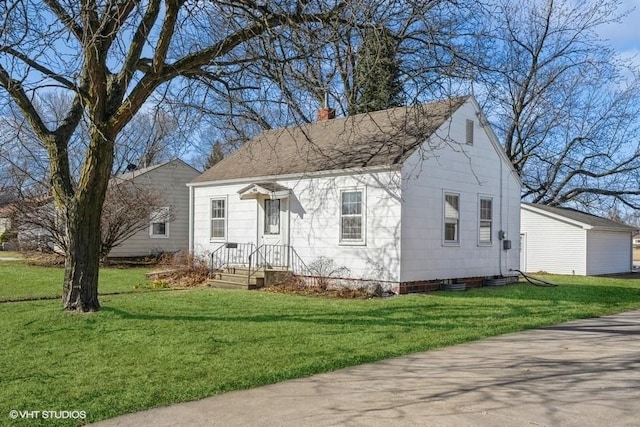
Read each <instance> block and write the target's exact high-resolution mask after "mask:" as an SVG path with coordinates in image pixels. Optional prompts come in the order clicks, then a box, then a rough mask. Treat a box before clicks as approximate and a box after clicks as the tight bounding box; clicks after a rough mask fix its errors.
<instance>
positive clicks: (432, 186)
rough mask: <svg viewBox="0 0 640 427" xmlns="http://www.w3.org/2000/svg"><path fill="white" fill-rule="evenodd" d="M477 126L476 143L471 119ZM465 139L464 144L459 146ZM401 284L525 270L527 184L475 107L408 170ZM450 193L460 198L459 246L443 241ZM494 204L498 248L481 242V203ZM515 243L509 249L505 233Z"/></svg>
mask: <svg viewBox="0 0 640 427" xmlns="http://www.w3.org/2000/svg"><path fill="white" fill-rule="evenodd" d="M467 120H472V121H473V123H474V132H473V133H474V140H473V145H467V144H465V142H466V122H467ZM457 142H459V144H458V143H457ZM402 176H403V190H402V201H403V212H402V275H401V281H403V282H409V281H418V280H433V279H448V278H459V277H481V276H492V275H499V274H512V273H511V272H510V271H509V270H510V269H518V268H519V264H520V258H519V233H520V186H519V182H518V180H517V178H516V177H515V176H514V175H513V173H512V170H511V169H510V167H509V166H508V165H507V164H506V163H505V161H504V159H501V158H500V156H499V155H498V153H497V152H496V149H495V147H494V145H493V144H492V143H491V140H490V136H489V135H488V133H487V131H486V130H485V129H484V128H483V127H482V126H481V125H480V123H479V120H478V117H477V115H476V110H475V108H474V106H473V105H472V104H470V103H466V104H465V105H463V106H462V107H461V108H460V109H459V110H458V111H456V113H455V114H454V115H453V117H452V122H451V127H450V128H449V127H448V124H447V125H446V126H443V128H442V129H440V130H439V131H438V132H436V134H435V135H434V137H433V138H432V141H431V142H430V144H429V145H428V146H426V145H425V148H424V149H423V150H418V151H417V152H415V153H414V154H413V155H412V156H411V157H410V158H409V159H408V160H407V161H406V162H405V164H404V165H403V168H402ZM444 192H451V193H457V194H459V195H460V230H459V245H449V244H443V221H444V220H443V198H444ZM481 196H483V197H490V198H491V199H492V201H493V223H492V243H491V244H490V245H481V244H479V198H480V197H481ZM500 230H503V231H504V232H505V239H508V240H511V243H512V248H511V249H510V250H507V251H505V250H503V249H502V241H500V240H499V238H498V232H499V231H500Z"/></svg>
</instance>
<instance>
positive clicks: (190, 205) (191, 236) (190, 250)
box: [188, 185, 195, 255]
mask: <svg viewBox="0 0 640 427" xmlns="http://www.w3.org/2000/svg"><path fill="white" fill-rule="evenodd" d="M188 187H189V253H190V254H192V255H193V248H194V241H193V240H194V236H193V228H194V227H193V216H194V214H195V213H194V208H193V203H194V200H193V199H194V195H193V193H194V189H193V187H192V186H190V185H189V186H188Z"/></svg>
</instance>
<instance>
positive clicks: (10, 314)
mask: <svg viewBox="0 0 640 427" xmlns="http://www.w3.org/2000/svg"><path fill="white" fill-rule="evenodd" d="M42 274H44V273H42ZM103 274H104V272H103ZM137 274H139V277H138V279H137V280H139V281H143V276H142V272H138V273H137ZM114 277H116V276H114ZM547 279H548V280H552V281H555V282H557V283H560V286H559V287H557V288H536V287H533V286H531V285H526V284H521V285H511V286H508V287H505V288H483V289H478V290H472V291H467V292H463V293H435V294H429V295H410V296H402V297H394V298H386V299H373V300H331V299H324V298H317V297H315V298H313V297H299V296H292V295H284V294H270V293H266V292H257V291H223V290H212V289H197V290H189V291H180V292H151V293H137V294H126V295H111V296H103V297H102V298H101V302H102V305H103V309H102V311H100V312H98V313H94V314H84V315H80V314H67V313H65V312H63V311H62V310H61V307H60V303H59V301H35V302H15V303H5V304H0V322H1V324H2V328H0V342H1V343H2V346H3V350H2V353H1V356H0V372H2V376H1V377H0V402H2V403H1V407H0V424H1V425H4V424H5V423H9V421H10V420H9V419H8V416H7V415H6V414H9V410H11V409H16V410H58V411H60V410H79V411H86V414H87V421H97V420H101V419H105V418H110V417H114V416H116V415H119V414H123V413H127V412H132V411H138V410H142V409H146V408H150V407H154V406H160V405H168V404H171V403H175V402H181V401H188V400H193V399H198V398H202V397H205V396H209V395H212V394H215V393H223V392H226V391H230V390H236V389H242V388H250V387H256V386H259V385H263V384H269V383H273V382H277V381H281V380H284V379H288V378H296V377H301V376H305V375H311V374H314V373H318V372H325V371H330V370H334V369H338V368H341V367H345V366H350V365H355V364H359V363H364V362H369V361H374V360H380V359H384V358H388V357H392V356H397V355H402V354H407V353H412V352H416V351H421V350H427V349H433V348H437V347H442V346H447V345H452V344H456V343H461V342H465V341H470V340H475V339H479V338H483V337H487V336H492V335H497V334H502V333H506V332H512V331H517V330H522V329H527V328H533V327H537V326H543V325H549V324H554V323H558V322H561V321H565V320H569V319H574V318H584V317H592V316H598V315H602V314H609V313H614V312H620V311H624V310H630V309H638V308H640V281H638V280H621V279H620V280H618V279H604V278H577V277H548V278H547ZM102 280H103V283H102V285H104V286H105V287H109V286H114V285H113V284H112V283H108V282H109V280H108V279H107V277H106V276H102ZM114 280H117V278H116V279H114ZM4 281H5V275H4V274H0V288H3V287H5V286H6V285H7V284H6V283H5V282H4ZM134 282H135V280H134ZM41 422H42V425H47V426H50V425H56V423H55V422H52V421H50V420H47V421H46V422H45V421H41ZM32 424H37V422H36V421H27V420H19V421H16V422H15V425H19V426H23V425H32ZM63 424H64V423H63ZM71 424H73V423H71ZM66 425H69V424H66Z"/></svg>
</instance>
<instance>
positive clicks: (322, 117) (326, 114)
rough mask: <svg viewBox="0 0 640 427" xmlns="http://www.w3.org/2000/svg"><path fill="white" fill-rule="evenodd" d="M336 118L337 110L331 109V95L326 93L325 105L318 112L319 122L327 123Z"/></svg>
mask: <svg viewBox="0 0 640 427" xmlns="http://www.w3.org/2000/svg"><path fill="white" fill-rule="evenodd" d="M335 118H336V110H335V109H333V108H330V107H329V93H328V92H325V93H324V105H323V106H322V108H320V109H319V110H318V121H319V122H326V121H328V120H331V119H335Z"/></svg>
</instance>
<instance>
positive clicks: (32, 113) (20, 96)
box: [0, 65, 52, 142]
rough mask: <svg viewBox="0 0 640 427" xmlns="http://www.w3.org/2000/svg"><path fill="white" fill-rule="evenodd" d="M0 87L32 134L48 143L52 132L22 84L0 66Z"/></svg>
mask: <svg viewBox="0 0 640 427" xmlns="http://www.w3.org/2000/svg"><path fill="white" fill-rule="evenodd" d="M0 85H1V86H2V87H4V88H5V89H6V90H7V92H8V93H9V95H11V98H13V100H14V101H15V103H16V104H17V105H18V107H20V110H21V111H22V113H23V114H24V116H25V118H26V119H27V121H28V122H29V124H30V125H31V127H32V128H33V130H34V132H35V133H36V135H37V136H38V138H40V140H41V141H43V142H44V141H50V140H51V136H52V132H51V131H50V130H49V129H48V128H47V126H46V125H45V124H44V122H43V121H42V118H41V117H40V115H39V114H38V111H37V110H36V108H35V106H34V105H33V102H31V99H29V97H28V96H27V94H26V92H25V91H24V88H23V86H22V83H21V82H19V81H17V80H14V79H12V78H11V76H10V75H9V73H8V72H7V71H6V70H5V69H4V67H3V66H2V65H0Z"/></svg>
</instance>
